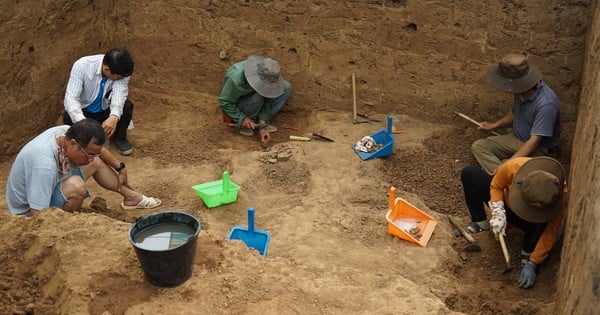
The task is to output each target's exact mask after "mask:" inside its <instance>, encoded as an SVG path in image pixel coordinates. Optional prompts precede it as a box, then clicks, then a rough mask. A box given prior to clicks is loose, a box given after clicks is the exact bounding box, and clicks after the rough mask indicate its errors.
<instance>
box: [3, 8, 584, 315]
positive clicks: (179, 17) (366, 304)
mask: <svg viewBox="0 0 600 315" xmlns="http://www.w3.org/2000/svg"><path fill="white" fill-rule="evenodd" d="M468 2H469V4H468V5H467V4H466V3H464V4H440V3H438V2H437V1H431V3H433V4H434V5H436V9H435V10H430V9H431V7H429V6H430V5H431V3H430V4H415V3H412V2H411V1H353V2H349V3H346V2H344V3H341V2H340V3H338V2H335V4H334V3H328V2H321V1H311V2H306V3H305V2H304V1H287V2H285V3H284V2H276V3H273V4H270V2H268V1H248V0H246V1H236V2H234V1H225V2H223V3H220V2H217V3H215V2H214V1H200V2H199V3H198V4H195V5H189V4H186V3H187V2H186V1H175V2H174V3H173V5H172V6H169V7H167V8H165V7H164V6H163V5H161V2H156V1H150V2H143V3H142V4H139V5H138V6H133V5H132V6H131V7H128V8H127V9H128V10H130V11H129V15H128V19H126V21H127V23H128V24H127V27H128V31H127V40H128V42H127V45H128V46H129V47H130V49H131V50H132V52H133V53H134V56H135V58H136V70H135V73H134V76H133V78H132V80H131V86H130V97H131V99H132V100H133V102H134V103H135V104H136V107H135V112H134V124H135V128H134V129H132V130H130V133H129V134H130V139H131V141H132V142H133V144H134V146H135V151H134V153H133V154H132V155H131V156H128V157H123V161H124V162H125V163H126V164H127V167H128V170H129V176H130V181H131V182H132V183H133V185H134V186H135V187H136V188H138V189H139V190H140V191H142V192H144V193H145V194H147V195H152V196H157V197H159V198H161V199H162V200H163V204H164V205H163V206H161V207H160V208H159V209H158V210H150V211H143V210H133V211H124V210H121V209H120V207H119V203H120V201H121V200H120V198H119V196H118V195H117V194H114V193H108V192H106V191H103V190H102V189H100V188H99V187H98V186H97V185H96V184H95V183H94V182H93V180H90V181H89V184H90V191H91V192H92V198H90V199H89V200H88V202H87V203H86V204H85V208H84V209H83V211H82V212H81V213H75V214H71V213H65V212H63V211H62V210H60V209H50V210H47V211H44V213H43V215H42V216H40V217H39V218H36V219H26V218H22V217H15V216H10V215H8V214H7V213H6V211H0V221H2V222H3V223H2V224H1V225H0V235H2V238H3V239H4V240H5V241H4V242H2V244H1V245H0V264H1V265H2V266H3V268H1V269H0V300H1V301H2V303H0V313H2V314H7V313H14V314H34V313H35V314H59V313H62V314H67V313H69V314H81V313H89V314H206V313H233V314H241V313H244V314H248V313H250V314H258V313H260V314H264V313H272V314H275V313H277V314H293V313H301V314H332V313H333V314H336V313H362V314H373V313H378V314H415V313H421V314H451V313H454V312H457V313H466V314H547V313H549V312H551V310H552V308H553V306H554V303H555V300H554V294H555V290H556V288H555V282H556V278H557V270H558V268H559V262H560V251H559V250H557V251H554V252H553V253H552V254H551V256H550V258H549V261H548V262H547V263H546V264H544V265H542V266H540V268H539V274H538V279H537V283H536V285H535V287H534V288H533V289H530V290H523V289H519V288H518V287H517V279H518V276H519V271H520V266H519V264H518V259H517V255H518V252H519V249H520V241H521V235H520V234H519V233H514V234H511V235H509V236H508V238H507V243H508V247H509V249H510V252H511V255H512V260H513V264H512V266H513V268H512V269H511V270H509V271H508V272H504V271H505V263H504V259H503V256H502V252H501V250H500V245H499V244H498V242H497V241H496V240H495V239H494V238H493V236H491V235H489V234H486V233H482V234H481V235H477V236H476V237H477V240H478V241H479V242H480V243H481V245H482V248H483V251H482V252H480V253H466V252H463V251H462V248H463V247H464V246H465V245H467V243H466V241H465V240H464V239H463V238H456V237H455V236H454V233H453V230H452V228H451V227H450V225H449V223H448V221H447V219H446V216H447V215H458V216H462V217H465V220H467V218H466V215H467V210H466V206H465V204H464V201H463V198H462V186H461V184H460V179H459V175H460V171H461V169H462V168H463V167H465V166H467V165H472V164H475V161H474V159H473V157H472V155H471V153H470V149H469V148H470V145H471V143H472V142H473V141H474V140H475V139H477V138H480V137H485V136H487V134H486V133H484V132H481V131H478V130H477V129H476V128H475V127H474V125H473V124H471V123H469V122H467V121H465V120H464V119H462V118H460V117H456V116H455V115H454V111H455V110H460V111H462V112H464V113H466V114H469V115H472V116H473V117H475V118H476V119H478V120H485V119H487V120H493V119H495V118H497V117H499V116H500V115H503V114H504V113H505V112H506V111H507V110H508V109H509V102H510V101H511V99H510V95H508V94H504V93H501V92H498V91H495V90H493V89H492V88H490V87H489V86H487V85H486V83H485V81H484V79H483V71H484V69H485V65H486V64H487V63H489V62H493V60H496V59H497V58H498V57H499V56H501V55H502V54H503V53H505V52H508V51H509V49H513V50H514V49H517V50H518V51H523V50H525V49H523V48H521V49H518V47H513V46H510V45H506V46H502V45H500V44H498V43H499V42H502V40H503V38H504V37H505V36H506V37H510V34H511V33H512V32H518V31H519V30H520V28H518V27H515V26H514V23H517V22H519V23H523V24H524V25H533V24H536V23H535V22H536V21H538V20H533V19H535V18H534V17H531V16H529V15H527V14H526V13H521V12H523V11H525V12H526V11H527V10H537V11H539V12H542V13H544V14H546V17H550V16H552V17H553V19H554V17H555V16H559V18H557V19H559V21H558V22H560V23H559V24H561V25H564V24H569V25H571V26H572V27H573V28H572V29H571V30H570V31H566V32H572V33H573V34H571V33H569V34H563V35H564V37H565V38H566V37H570V38H571V37H572V38H571V41H566V40H565V41H564V42H561V43H560V44H561V45H564V46H565V47H572V46H573V43H572V42H573V41H577V39H575V38H576V37H577V36H580V37H579V41H580V40H581V36H583V31H582V30H584V29H585V24H583V25H582V23H581V22H578V21H579V20H585V19H584V18H583V17H585V8H586V6H587V3H586V2H582V3H577V4H570V5H568V6H562V5H561V4H559V1H557V2H556V4H553V6H551V7H553V8H547V9H545V8H544V6H543V5H532V4H528V6H525V4H523V3H522V2H519V1H506V3H505V5H504V6H502V7H496V6H494V5H491V4H487V2H486V1H483V2H481V1H468ZM225 3H227V4H231V7H230V6H228V5H227V4H225ZM437 4H439V6H437ZM470 6H471V7H470ZM473 6H474V7H476V8H475V9H477V10H475V9H473ZM490 8H491V9H490ZM524 8H525V9H527V10H524ZM557 8H558V9H557ZM559 9H560V10H559ZM482 12H484V13H482ZM485 12H487V13H485ZM556 12H569V13H570V15H569V14H566V13H565V14H562V15H561V14H559V15H556ZM486 14H487V15H486ZM503 14H506V15H509V16H512V18H508V19H507V18H504V19H500V20H499V22H498V24H497V25H496V26H498V27H499V29H502V30H500V31H495V33H494V32H492V31H493V30H494V29H495V28H494V26H489V27H487V32H489V34H488V33H486V34H485V36H484V35H482V34H480V33H476V32H470V29H474V30H478V29H482V28H486V26H485V24H486V23H488V20H486V17H488V18H489V16H501V15H503ZM266 17H269V18H270V19H267V20H268V22H267V23H268V25H266V26H261V24H260V23H261V22H262V21H263V20H264V19H265V18H266ZM469 17H471V18H475V19H471V20H470V19H469ZM537 18H538V19H540V20H544V17H537ZM437 21H440V22H439V23H441V24H437V23H438V22H437ZM554 22H556V20H555V21H554ZM558 22H556V23H558ZM347 23H351V24H352V27H346V24H347ZM490 23H491V22H490ZM527 23H530V24H527ZM547 23H548V24H549V25H550V24H552V21H548V22H547ZM548 27H551V26H548ZM552 27H553V26H552ZM448 29H451V30H450V31H448ZM573 29H578V31H577V30H573ZM441 30H446V31H445V32H442V31H441ZM553 31H554V30H550V31H548V33H552V32H553ZM315 34H316V35H315ZM561 34H562V33H561ZM436 35H439V36H440V38H441V39H440V40H439V42H436ZM481 36H483V37H486V36H487V37H488V39H487V40H488V41H489V42H492V43H494V44H490V43H487V44H486V43H484V42H481V43H480V44H481V45H482V47H483V46H485V45H487V46H486V47H485V49H488V50H491V51H493V52H489V51H486V52H482V51H479V48H478V47H479V45H480V44H474V45H469V44H466V43H467V42H478V41H479V40H482V41H485V40H486V39H482V38H481ZM541 36H542V37H543V36H549V35H548V34H546V33H543V34H541ZM490 38H493V39H494V40H491V39H490ZM548 41H550V40H548ZM579 44H581V42H579ZM385 45H388V46H385ZM403 45H407V46H408V47H409V48H407V49H406V50H400V47H402V46H403ZM451 45H456V46H451ZM531 45H532V46H533V47H534V48H535V49H533V48H530V50H531V51H533V52H534V53H537V54H535V57H534V58H537V59H536V61H537V62H538V63H540V64H541V67H542V70H545V71H546V72H547V73H548V74H549V75H548V79H549V81H550V83H553V84H554V85H553V86H556V90H557V91H558V92H560V93H559V95H560V97H561V101H562V102H563V107H564V111H565V114H564V117H563V130H564V131H563V134H562V139H561V141H562V143H561V146H562V149H563V151H562V154H561V156H560V157H559V159H560V160H561V162H563V164H564V165H565V166H566V168H567V169H568V167H569V161H570V154H569V152H570V149H571V143H572V137H573V131H574V126H575V118H576V104H577V98H578V88H579V86H578V75H579V73H580V71H581V69H579V68H578V66H580V65H579V64H580V63H581V62H580V61H579V64H577V62H576V61H569V62H567V64H566V65H564V66H562V67H561V66H560V65H556V64H553V60H554V61H555V60H557V59H559V58H558V57H557V55H556V54H554V53H548V54H541V53H539V51H537V49H540V51H544V50H543V47H544V45H542V44H540V43H537V44H536V43H533V44H531ZM498 46H501V47H498ZM448 47H454V48H448ZM107 48H108V47H107ZM579 48H580V49H581V46H579ZM482 49H484V48H482ZM565 49H566V48H565ZM569 49H571V48H569ZM101 50H104V47H102V49H101ZM94 52H97V51H96V50H94ZM579 53H580V52H579ZM249 54H264V55H271V56H273V57H274V58H276V59H278V60H280V63H281V64H282V69H283V74H284V76H285V77H286V79H288V80H289V81H290V82H291V83H292V85H293V86H294V92H293V96H292V97H291V99H290V101H289V103H288V104H287V105H286V107H284V109H283V110H282V112H281V113H280V114H279V115H278V116H276V118H275V119H274V120H273V124H274V125H275V126H277V127H278V128H279V130H278V131H277V132H276V133H274V134H273V143H272V144H271V145H270V146H269V147H268V148H262V147H261V146H260V143H259V141H258V138H257V137H254V138H248V137H242V136H239V135H238V134H237V133H236V132H235V131H234V130H233V129H231V128H229V127H227V126H225V125H224V124H223V123H221V122H220V121H219V117H220V111H219V109H218V106H217V103H218V94H219V91H220V90H219V88H220V83H221V80H222V75H223V73H224V71H225V70H226V69H227V67H228V66H229V65H231V64H232V63H234V62H236V61H237V60H240V59H243V58H245V57H246V56H247V55H249ZM417 54H419V55H417ZM421 54H422V55H421ZM574 55H575V56H579V57H580V55H577V54H574ZM67 67H70V64H69V65H67ZM353 72H354V73H356V74H357V75H356V78H357V80H356V82H357V87H356V92H357V93H356V94H357V106H358V109H359V110H361V111H366V112H369V113H371V114H372V115H373V117H375V118H377V119H380V120H382V122H371V123H361V124H354V123H353V117H352V104H353V98H352V88H351V87H352V85H351V75H350V74H351V73H353ZM565 73H566V74H565ZM62 78H63V79H65V80H66V77H65V76H64V75H62ZM488 95H489V96H488ZM61 101H62V100H61ZM388 115H390V116H391V117H392V118H393V126H394V128H395V129H396V130H398V131H400V133H398V134H395V137H396V141H395V143H394V145H393V154H392V155H391V156H389V157H386V158H381V159H372V160H368V161H362V160H361V159H360V158H359V156H358V155H357V154H356V153H354V152H353V150H352V148H351V145H352V144H353V143H355V142H356V141H358V140H360V139H361V138H362V137H363V136H366V135H371V134H373V133H375V132H377V131H379V130H383V129H386V123H385V121H386V118H387V116H388ZM54 117H56V122H57V123H59V120H58V117H60V108H59V109H57V112H56V115H55V116H54ZM286 126H294V127H297V128H298V131H296V130H291V129H287V128H284V127H286ZM15 127H16V126H15ZM313 132H317V133H321V134H323V135H325V136H328V137H331V138H333V139H334V140H335V142H324V141H318V140H313V141H310V142H298V141H289V136H290V135H300V136H302V135H304V136H306V135H309V134H311V133H313ZM503 132H505V131H503ZM25 140H26V139H23V141H25ZM111 149H112V150H114V146H112V147H111ZM278 153H280V159H275V160H273V159H272V157H273V156H277V154H278ZM281 153H283V154H281ZM281 155H284V156H285V155H287V156H288V157H282V156H281ZM11 162H12V160H11V159H6V161H4V162H2V163H0V172H1V174H4V175H3V176H1V177H0V184H2V185H1V186H2V187H4V185H5V181H6V174H8V171H9V169H10V165H11ZM224 171H228V172H229V173H230V174H231V180H232V181H233V182H234V183H236V184H238V185H239V186H240V187H241V189H240V192H239V196H238V199H237V201H236V202H235V203H233V204H230V205H225V206H221V207H216V208H207V207H206V206H205V205H204V204H203V203H202V201H201V200H200V199H199V198H198V196H197V195H196V194H195V193H194V191H193V190H192V189H191V186H192V185H195V184H199V183H204V182H209V181H214V180H218V179H219V178H220V177H221V174H222V173H223V172H224ZM390 187H396V188H397V189H398V196H399V197H402V198H404V199H406V200H407V201H409V202H410V203H412V204H414V205H415V206H417V207H418V208H419V209H422V210H423V211H425V212H426V213H428V214H429V215H431V216H433V217H434V218H436V220H437V223H438V224H437V227H436V229H435V232H434V234H433V236H432V238H431V239H430V241H429V243H428V244H427V246H426V247H424V248H423V247H419V246H417V245H415V244H413V243H410V242H407V241H405V240H401V239H399V238H396V237H393V236H390V235H388V234H387V222H386V219H385V215H386V212H387V210H388V192H389V189H390ZM248 207H254V208H255V209H256V225H257V228H259V229H263V230H266V231H269V232H270V233H271V241H270V245H269V248H268V255H267V256H266V257H263V256H261V255H259V254H258V252H257V251H254V250H251V249H249V248H247V247H246V246H245V245H243V244H242V243H241V242H237V241H230V240H228V239H227V236H228V233H229V231H230V230H231V229H232V228H233V227H234V226H238V225H245V224H246V211H247V209H248ZM5 208H6V205H5V200H4V198H1V199H0V210H1V209H5ZM167 210H177V211H184V212H188V213H191V214H193V215H195V216H196V217H198V218H199V219H200V221H201V222H202V230H201V233H200V236H199V240H198V245H197V249H196V258H195V263H194V270H193V275H192V277H191V278H190V279H189V280H188V281H186V282H185V283H184V284H182V285H180V286H177V287H175V288H168V289H167V288H158V287H154V286H152V285H151V284H149V283H148V282H147V281H146V279H145V278H144V273H143V271H142V269H141V267H140V264H139V262H138V259H137V257H136V255H135V251H134V249H133V247H132V246H131V244H130V243H129V240H128V235H127V232H128V229H129V228H130V226H131V225H132V222H134V220H135V218H136V217H139V216H142V215H145V214H150V213H154V212H156V211H167ZM467 222H468V221H467ZM559 248H560V246H559Z"/></svg>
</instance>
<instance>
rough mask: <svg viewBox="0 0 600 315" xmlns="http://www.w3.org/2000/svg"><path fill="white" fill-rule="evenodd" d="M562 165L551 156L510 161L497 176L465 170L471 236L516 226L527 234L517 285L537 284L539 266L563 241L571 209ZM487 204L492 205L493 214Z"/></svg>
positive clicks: (466, 168) (464, 177) (528, 285)
mask: <svg viewBox="0 0 600 315" xmlns="http://www.w3.org/2000/svg"><path fill="white" fill-rule="evenodd" d="M565 176H566V173H565V170H564V169H563V167H562V165H561V164H560V163H559V162H558V161H557V160H555V159H553V158H551V157H545V156H543V157H534V158H530V157H516V158H512V159H509V160H507V161H506V162H504V163H503V164H502V165H500V167H499V168H498V171H497V172H496V174H495V175H494V176H491V175H489V174H487V173H486V172H485V171H484V170H483V169H481V168H479V167H477V166H467V167H465V168H464V169H463V170H462V172H461V182H462V185H463V189H464V193H465V203H466V204H467V208H468V209H469V214H470V217H471V223H470V224H469V225H468V226H467V227H466V230H467V232H469V233H472V234H475V233H479V232H482V231H487V230H490V229H491V230H492V231H493V232H494V233H495V234H496V235H498V234H503V235H504V234H505V233H509V235H510V230H514V229H515V228H518V229H520V230H521V231H522V232H523V241H522V247H521V264H522V267H523V269H522V270H521V275H520V278H519V287H522V288H529V287H531V286H533V284H534V283H535V277H536V275H535V269H536V266H537V265H538V264H540V263H542V262H544V261H545V260H546V258H547V257H548V255H549V253H550V251H551V250H552V248H553V246H554V245H555V244H556V242H557V240H558V238H559V232H560V227H561V224H562V220H563V218H564V215H565V211H566V209H567V183H566V180H565ZM484 204H488V205H489V209H490V214H491V216H490V217H489V221H488V213H487V211H486V209H485V207H484Z"/></svg>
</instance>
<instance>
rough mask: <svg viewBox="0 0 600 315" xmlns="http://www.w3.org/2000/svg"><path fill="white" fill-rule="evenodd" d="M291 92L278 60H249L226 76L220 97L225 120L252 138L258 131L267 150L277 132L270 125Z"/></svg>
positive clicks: (234, 67)
mask: <svg viewBox="0 0 600 315" xmlns="http://www.w3.org/2000/svg"><path fill="white" fill-rule="evenodd" d="M291 92H292V86H291V84H290V83H289V82H288V81H286V80H284V79H283V76H282V75H281V70H280V67H279V63H278V62H277V61H276V60H274V59H271V58H268V57H262V56H250V57H248V58H247V59H246V60H243V61H240V62H237V63H235V64H234V65H232V66H231V67H230V68H229V69H228V70H227V72H226V73H225V76H224V78H223V88H222V90H221V96H220V97H219V105H220V107H221V110H222V111H223V120H224V121H226V122H228V123H234V124H235V125H236V126H237V129H238V132H239V133H240V134H242V135H244V136H253V135H254V130H256V129H258V130H259V133H260V138H261V143H262V144H263V146H266V145H268V144H269V142H270V141H271V133H272V132H275V131H276V130H277V128H276V127H275V126H273V125H271V124H269V121H270V120H271V119H272V118H273V116H275V115H276V114H277V113H278V112H279V111H280V110H281V108H282V107H283V105H285V102H286V101H287V99H288V98H289V96H290V94H291Z"/></svg>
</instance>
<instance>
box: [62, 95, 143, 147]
mask: <svg viewBox="0 0 600 315" xmlns="http://www.w3.org/2000/svg"><path fill="white" fill-rule="evenodd" d="M83 115H84V116H85V117H87V118H91V119H93V120H95V121H97V122H99V123H102V122H104V121H105V120H106V119H107V118H108V116H110V108H109V109H107V110H104V111H101V112H99V113H90V112H87V111H86V110H85V108H84V109H83ZM132 117H133V103H132V102H131V101H129V99H127V100H126V101H125V104H124V105H123V114H122V115H121V119H119V122H118V123H117V130H115V136H114V139H121V140H125V139H127V127H129V123H130V122H131V118H132ZM63 122H64V124H65V125H69V126H70V125H72V124H73V121H72V120H71V116H69V114H68V113H67V112H66V111H65V112H64V113H63ZM107 141H108V140H107Z"/></svg>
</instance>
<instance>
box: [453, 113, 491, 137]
mask: <svg viewBox="0 0 600 315" xmlns="http://www.w3.org/2000/svg"><path fill="white" fill-rule="evenodd" d="M454 113H455V114H456V115H458V116H460V117H462V118H464V119H466V120H467V121H470V122H472V123H473V124H475V125H477V127H481V123H480V122H478V121H477V120H475V119H473V118H471V117H469V116H467V115H465V114H463V113H460V112H457V111H454ZM490 132H491V133H492V134H493V135H496V136H499V135H500V134H499V133H497V132H495V131H490Z"/></svg>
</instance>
